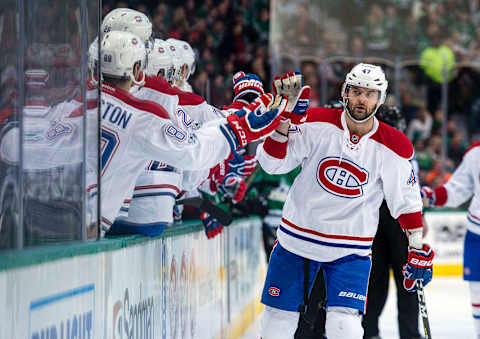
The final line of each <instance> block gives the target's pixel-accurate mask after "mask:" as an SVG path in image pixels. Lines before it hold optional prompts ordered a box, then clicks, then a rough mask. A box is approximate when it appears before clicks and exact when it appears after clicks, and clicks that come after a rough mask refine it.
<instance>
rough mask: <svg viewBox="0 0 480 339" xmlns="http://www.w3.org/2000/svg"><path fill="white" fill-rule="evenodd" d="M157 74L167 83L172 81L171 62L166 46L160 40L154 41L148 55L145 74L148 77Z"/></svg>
mask: <svg viewBox="0 0 480 339" xmlns="http://www.w3.org/2000/svg"><path fill="white" fill-rule="evenodd" d="M159 72H160V76H161V77H163V78H165V80H167V81H168V82H172V81H173V73H174V70H173V62H172V55H171V54H170V51H169V48H168V45H167V43H166V42H165V41H163V40H161V39H155V41H154V42H153V49H152V51H151V52H150V53H149V54H148V65H147V70H146V73H147V75H149V76H157V75H158V73H159Z"/></svg>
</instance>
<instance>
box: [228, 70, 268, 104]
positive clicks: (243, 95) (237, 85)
mask: <svg viewBox="0 0 480 339" xmlns="http://www.w3.org/2000/svg"><path fill="white" fill-rule="evenodd" d="M263 94H265V91H264V90H263V83H262V81H261V80H260V78H259V77H258V75H256V74H252V73H248V74H245V73H244V72H237V73H236V74H235V75H234V76H233V102H235V101H242V102H244V103H245V104H247V105H248V104H251V103H252V102H253V101H254V100H255V99H256V98H258V97H259V96H261V95H263Z"/></svg>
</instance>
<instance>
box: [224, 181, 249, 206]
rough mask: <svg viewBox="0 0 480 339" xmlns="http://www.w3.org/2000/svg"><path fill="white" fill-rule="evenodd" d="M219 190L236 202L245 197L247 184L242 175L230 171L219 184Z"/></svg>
mask: <svg viewBox="0 0 480 339" xmlns="http://www.w3.org/2000/svg"><path fill="white" fill-rule="evenodd" d="M218 190H219V191H220V192H222V193H223V195H225V196H227V197H229V198H230V199H232V202H233V203H234V204H236V203H238V202H240V201H242V200H243V198H244V197H245V192H246V190H247V186H246V184H245V181H244V180H243V178H242V177H241V176H239V175H237V174H234V173H229V174H227V176H226V177H225V178H224V179H223V181H222V183H221V184H220V185H219V186H218Z"/></svg>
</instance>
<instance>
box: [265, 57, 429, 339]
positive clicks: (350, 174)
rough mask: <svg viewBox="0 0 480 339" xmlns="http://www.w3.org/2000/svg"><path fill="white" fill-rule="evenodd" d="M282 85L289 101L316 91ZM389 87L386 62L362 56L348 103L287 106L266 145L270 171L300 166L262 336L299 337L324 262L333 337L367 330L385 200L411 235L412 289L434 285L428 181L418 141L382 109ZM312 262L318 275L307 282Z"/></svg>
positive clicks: (408, 274) (274, 259) (278, 83)
mask: <svg viewBox="0 0 480 339" xmlns="http://www.w3.org/2000/svg"><path fill="white" fill-rule="evenodd" d="M274 85H275V88H276V90H277V91H278V92H280V93H284V94H285V95H287V96H288V97H289V100H290V102H293V101H294V100H293V98H292V97H295V96H300V97H304V100H305V99H308V96H306V95H304V93H305V90H304V89H302V90H301V91H300V94H297V92H295V91H294V90H292V89H298V88H302V86H303V78H302V76H300V75H296V74H288V75H285V76H283V77H282V79H276V80H275V81H274ZM386 90H387V80H386V79H385V74H384V72H383V71H382V69H381V68H380V67H378V66H374V65H369V64H358V65H356V66H355V67H354V68H353V69H352V70H351V71H350V73H348V74H347V76H346V80H345V83H344V85H343V88H342V100H343V103H344V107H345V109H344V110H338V109H328V108H310V109H308V110H307V112H306V115H305V114H302V110H295V109H292V107H291V105H287V108H286V111H287V112H291V111H293V113H299V114H292V115H291V116H290V119H289V120H286V119H285V120H284V122H282V124H281V126H280V128H279V129H277V130H276V132H275V133H274V134H273V135H272V136H270V137H268V138H267V139H266V140H265V142H264V143H263V144H262V145H261V146H260V147H259V149H258V152H257V157H258V162H259V163H260V165H261V166H262V167H263V169H264V170H265V171H266V172H268V173H271V174H282V173H287V172H289V171H291V170H292V169H294V168H295V167H297V166H298V165H301V166H302V170H301V172H300V174H299V175H298V176H297V177H296V179H295V182H294V183H293V185H292V187H291V189H290V191H289V193H288V197H287V200H286V202H285V205H284V208H283V215H282V223H281V225H280V226H279V228H278V231H277V240H278V242H277V244H276V246H275V247H274V249H273V251H272V254H271V258H270V263H269V266H268V273H267V277H266V281H265V286H264V290H263V294H262V303H264V304H265V305H266V306H267V307H266V310H265V312H264V316H263V322H262V330H261V337H262V338H263V339H270V338H275V339H282V338H285V339H287V338H288V339H291V338H294V335H295V332H296V329H297V324H298V321H299V310H300V309H301V308H300V307H301V305H302V304H303V303H304V292H305V290H306V289H308V288H309V286H310V287H311V284H312V282H313V278H314V277H315V275H316V273H317V271H318V270H319V268H320V267H321V268H322V269H323V271H324V272H325V273H324V274H325V281H326V290H327V302H328V304H327V316H326V336H327V337H328V338H329V339H340V338H341V339H343V338H349V339H350V338H353V339H355V338H357V339H360V338H362V336H363V329H362V326H361V314H362V313H363V312H364V311H365V301H366V293H367V285H368V278H369V272H370V266H371V259H370V254H371V246H372V241H373V238H374V236H375V233H376V230H377V225H378V211H379V208H380V204H381V203H382V200H383V199H384V198H385V200H386V201H387V205H388V207H389V210H390V213H391V214H392V216H394V217H395V218H398V220H399V222H400V225H401V226H402V228H403V229H404V230H405V231H406V232H407V235H408V238H409V242H410V247H409V253H408V262H407V263H406V265H405V266H404V276H405V278H404V285H405V288H407V289H408V290H410V291H414V290H415V288H416V287H415V282H416V279H419V280H423V283H424V284H427V283H428V282H429V281H430V279H431V277H432V259H433V251H432V250H431V249H430V247H429V246H428V245H426V244H423V243H422V215H421V211H422V202H421V198H420V189H419V187H418V184H417V182H416V178H415V175H414V172H413V169H412V165H411V164H410V162H409V160H410V159H411V158H412V156H413V147H412V144H411V143H410V141H409V140H408V138H407V137H406V136H405V135H404V134H402V133H401V132H399V131H397V130H395V129H393V128H391V127H389V126H388V125H386V124H383V123H381V122H379V121H378V120H377V119H376V118H375V117H374V115H375V113H376V111H377V109H378V107H379V106H380V105H381V104H383V102H384V101H385V96H386ZM307 103H308V102H307ZM305 117H306V122H305V123H304V124H302V122H303V120H305ZM290 123H292V124H297V125H298V126H297V127H298V130H299V131H298V133H290V134H289V132H288V130H289V126H290ZM306 266H308V270H309V277H310V280H311V281H310V282H307V283H304V281H303V280H304V276H305V271H304V269H307V268H306ZM306 293H308V291H307V292H306Z"/></svg>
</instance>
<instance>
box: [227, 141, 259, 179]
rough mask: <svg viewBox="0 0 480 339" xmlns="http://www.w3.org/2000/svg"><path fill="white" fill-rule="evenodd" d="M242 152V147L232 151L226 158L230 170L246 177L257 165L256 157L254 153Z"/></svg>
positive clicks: (243, 150)
mask: <svg viewBox="0 0 480 339" xmlns="http://www.w3.org/2000/svg"><path fill="white" fill-rule="evenodd" d="M244 153H245V149H244V148H240V149H238V150H236V151H232V153H231V155H230V157H229V158H228V159H227V160H228V165H229V171H230V172H233V173H235V174H238V175H240V176H241V177H243V178H248V177H249V176H250V175H251V174H252V173H253V172H254V171H255V168H256V167H257V159H256V158H255V154H251V155H244Z"/></svg>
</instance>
